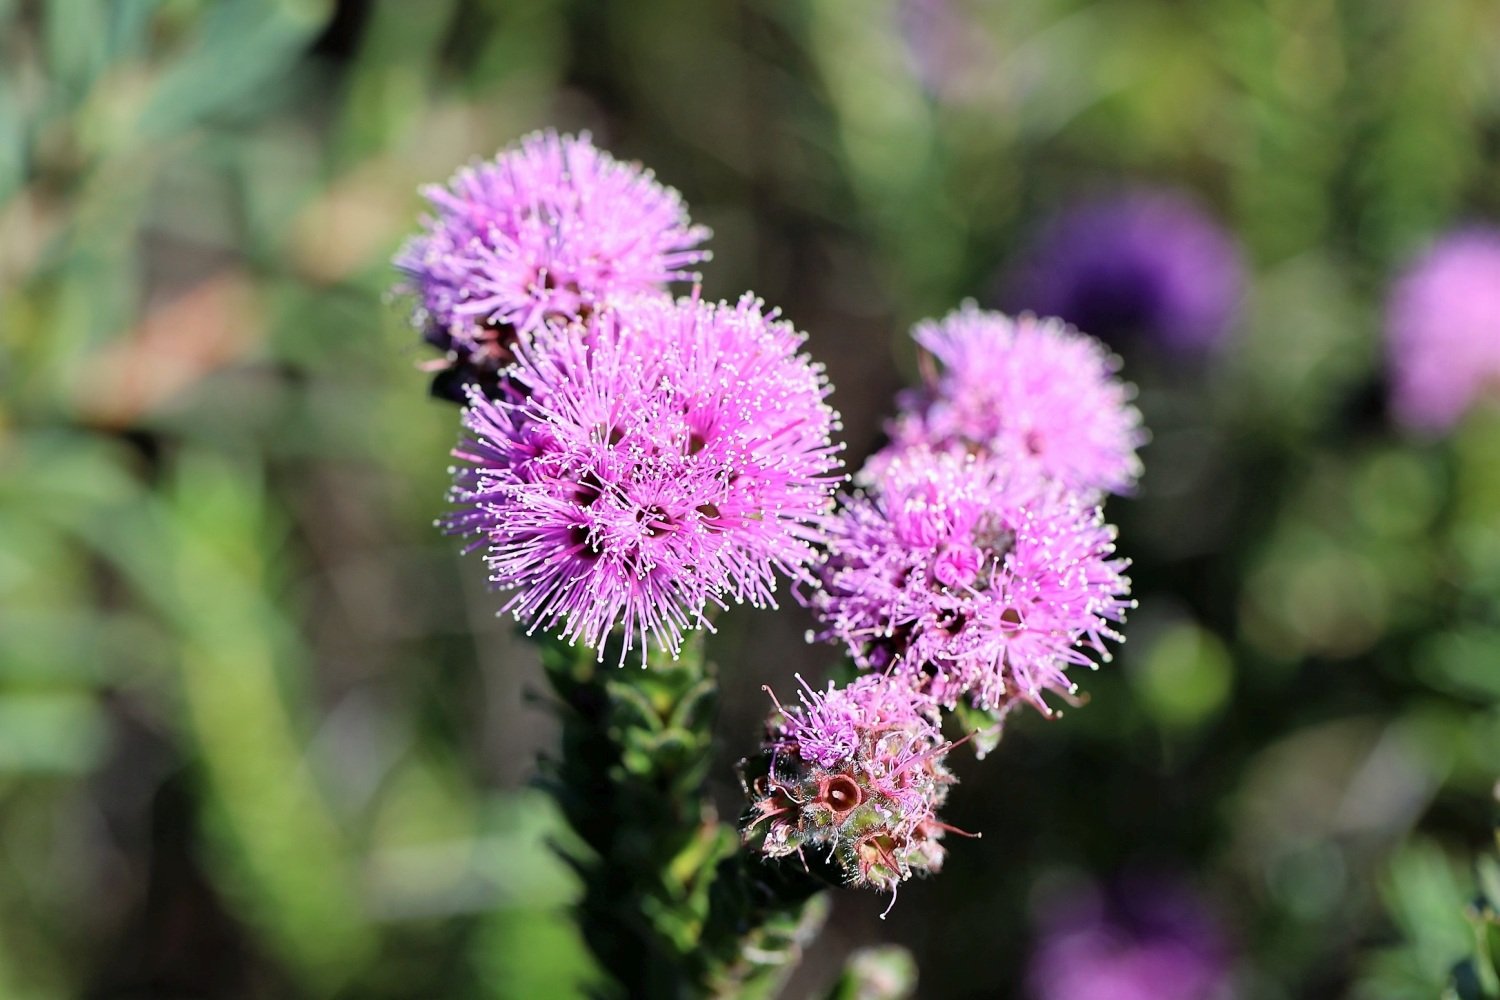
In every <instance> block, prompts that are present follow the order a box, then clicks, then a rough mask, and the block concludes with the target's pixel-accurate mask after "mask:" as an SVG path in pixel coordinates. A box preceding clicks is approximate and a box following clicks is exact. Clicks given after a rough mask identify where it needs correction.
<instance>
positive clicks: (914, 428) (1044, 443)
mask: <svg viewBox="0 0 1500 1000" xmlns="http://www.w3.org/2000/svg"><path fill="white" fill-rule="evenodd" d="M912 336H913V337H914V338H915V339H916V341H917V343H918V344H919V345H920V346H921V347H922V348H923V349H925V350H926V351H927V352H928V353H929V354H930V355H931V356H932V358H933V359H935V361H936V362H937V370H936V371H930V372H929V374H928V378H927V380H926V385H925V386H924V387H923V388H922V389H920V390H918V391H915V392H909V393H907V394H906V395H905V396H904V397H903V399H902V401H901V402H902V408H903V413H902V414H901V416H900V417H898V418H897V420H896V421H895V422H894V423H893V425H892V426H891V437H892V440H893V443H894V445H895V451H899V450H901V449H904V448H907V447H919V448H920V447H929V448H938V449H944V450H957V451H969V452H982V453H985V454H988V455H991V456H993V457H995V458H996V459H997V460H999V461H1000V462H1002V463H1004V464H1006V465H1008V466H1010V467H1011V468H1012V469H1014V470H1016V471H1015V475H1016V476H1023V475H1029V476H1032V477H1040V478H1046V479H1052V480H1056V481H1057V482H1060V483H1062V484H1063V485H1064V486H1067V487H1069V488H1071V489H1076V490H1085V491H1094V490H1102V491H1110V492H1120V491H1122V490H1126V489H1128V488H1130V486H1131V485H1132V484H1133V483H1134V482H1135V480H1136V478H1137V477H1138V476H1139V475H1140V459H1139V458H1137V457H1136V453H1135V450H1136V448H1137V447H1139V446H1140V445H1141V444H1142V443H1143V442H1144V439H1145V435H1144V433H1143V432H1142V430H1141V415H1140V413H1139V412H1138V411H1137V410H1136V408H1135V407H1134V406H1132V405H1131V404H1130V396H1131V391H1132V390H1131V388H1130V387H1129V386H1127V385H1126V384H1125V383H1123V382H1121V381H1120V380H1119V379H1117V378H1116V377H1115V371H1116V369H1117V368H1118V364H1119V362H1118V359H1117V358H1115V357H1113V356H1112V355H1110V354H1109V352H1107V351H1106V350H1105V349H1104V348H1103V346H1102V345H1100V343H1099V342H1098V341H1096V340H1094V339H1093V338H1091V337H1086V336H1083V335H1082V334H1080V333H1078V331H1076V330H1074V329H1072V328H1070V327H1068V326H1067V325H1065V324H1064V323H1062V322H1061V321H1060V320H1054V319H1038V318H1036V317H1034V316H1029V315H1022V316H1019V317H1017V318H1015V319H1012V318H1010V317H1008V316H1005V315H1003V314H1001V313H996V312H985V311H982V310H980V309H978V308H976V307H975V306H974V305H973V304H972V303H969V304H968V305H966V306H964V308H962V309H960V310H958V311H956V312H953V313H950V314H949V315H948V316H947V317H946V318H944V319H943V320H941V321H938V322H933V321H928V322H925V323H920V324H918V325H917V327H916V329H914V330H913V331H912ZM893 453H895V452H893Z"/></svg>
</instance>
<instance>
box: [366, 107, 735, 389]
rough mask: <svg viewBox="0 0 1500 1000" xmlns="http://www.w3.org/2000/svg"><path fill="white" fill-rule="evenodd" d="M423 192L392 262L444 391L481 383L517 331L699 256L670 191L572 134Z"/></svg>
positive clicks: (681, 275) (534, 143) (650, 284)
mask: <svg viewBox="0 0 1500 1000" xmlns="http://www.w3.org/2000/svg"><path fill="white" fill-rule="evenodd" d="M423 194H424V195H425V196H426V197H427V200H428V201H429V202H430V203H431V205H432V208H433V214H432V215H431V216H430V217H429V218H427V219H426V220H425V222H424V226H423V231H422V232H421V233H420V234H419V235H417V236H415V237H413V238H412V239H411V240H410V241H409V242H408V243H407V244H406V245H405V246H404V247H403V248H402V250H401V252H400V254H398V255H397V257H396V267H397V268H398V269H399V270H400V271H401V273H402V274H403V275H404V276H405V285H404V286H403V288H404V290H406V291H409V292H411V293H413V294H414V295H415V297H416V300H417V305H416V310H415V314H414V320H415V322H416V323H417V324H418V326H420V327H421V328H422V330H423V335H424V337H425V338H426V339H427V340H428V341H429V342H430V343H431V344H433V345H434V346H436V347H438V348H439V349H440V350H443V351H445V352H447V354H448V355H449V361H450V368H449V369H447V370H446V371H445V372H444V373H442V374H441V375H440V377H439V381H438V383H436V385H435V390H437V391H439V392H440V393H442V394H451V395H455V396H456V398H462V387H463V385H465V384H477V385H480V386H481V387H482V388H485V389H486V390H487V391H489V392H490V394H493V391H494V389H495V387H496V382H497V380H498V372H499V371H500V369H502V368H503V367H504V366H505V365H506V364H507V363H508V362H509V361H510V360H511V351H512V347H513V345H514V343H515V340H516V337H517V336H518V335H519V334H526V333H531V332H533V331H535V330H537V329H539V328H540V327H541V326H542V325H543V324H545V323H548V322H564V323H566V322H569V321H572V320H576V319H579V318H580V317H582V316H583V315H585V314H586V313H588V312H590V311H592V310H595V309H597V308H599V307H600V306H602V305H603V304H605V303H607V302H609V301H612V300H614V299H616V298H618V297H621V296H634V295H640V294H649V293H653V292H655V293H661V292H663V291H664V290H665V288H666V286H667V284H668V283H669V282H672V281H677V280H683V279H689V278H693V277H695V275H694V274H693V273H692V272H691V271H690V268H691V267H692V266H693V265H694V264H697V263H698V262H700V261H702V260H705V259H706V258H707V256H708V254H707V253H706V252H705V251H703V250H699V249H697V247H698V245H699V244H701V243H702V242H703V241H704V240H705V239H707V237H708V231H707V230H706V229H704V228H703V227H701V226H693V225H691V224H690V223H689V221H688V216H687V209H686V207H685V206H684V205H683V203H682V198H681V197H680V196H679V195H678V194H677V192H676V191H674V190H672V189H671V188H667V187H663V186H662V185H661V184H658V183H657V182H656V181H655V179H654V178H653V177H652V175H651V173H650V171H647V170H644V169H642V168H641V167H640V166H639V165H636V164H630V163H621V162H620V161H618V160H615V159H613V158H612V157H611V156H610V155H609V154H608V153H605V152H603V151H601V150H599V149H597V148H595V146H594V145H593V143H592V142H591V141H590V139H589V136H588V135H587V134H586V133H585V134H583V135H579V136H566V135H565V136H559V135H558V134H557V133H555V132H537V133H533V134H532V135H529V136H527V137H526V138H524V139H522V140H521V141H520V142H519V143H518V144H516V145H515V146H512V147H511V148H509V149H507V150H505V151H503V152H501V153H500V154H499V155H498V156H496V157H495V158H494V159H493V160H490V161H486V162H484V163H478V164H474V165H473V166H469V167H465V168H464V169H462V170H460V171H459V172H458V173H457V174H455V175H454V176H453V178H452V179H451V180H450V181H449V182H448V184H447V185H446V186H437V185H433V186H431V187H428V188H426V189H424V191H423Z"/></svg>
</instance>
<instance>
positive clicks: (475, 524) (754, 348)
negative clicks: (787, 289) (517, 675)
mask: <svg viewBox="0 0 1500 1000" xmlns="http://www.w3.org/2000/svg"><path fill="white" fill-rule="evenodd" d="M803 340H804V337H803V335H802V334H800V333H798V332H797V331H796V330H795V329H794V328H793V327H792V326H791V325H790V324H789V323H786V322H784V321H780V320H778V319H776V317H775V314H774V313H772V314H767V313H766V312H764V311H763V309H762V307H761V303H760V302H759V300H757V299H754V298H753V297H749V296H747V297H746V298H744V299H742V300H741V301H740V302H739V304H738V305H735V306H730V305H725V304H720V305H709V304H706V303H703V302H699V301H697V300H683V301H681V302H676V303H674V302H670V301H666V300H662V299H640V300H635V301H633V302H630V303H622V304H619V305H615V306H611V307H609V308H606V309H603V310H600V311H598V312H595V313H593V314H591V315H590V316H589V317H588V318H587V319H586V320H584V321H583V322H581V323H579V324H577V325H575V326H574V327H571V328H567V329H547V330H543V331H539V332H538V333H536V334H534V335H532V336H528V337H523V338H522V339H521V340H520V341H518V342H517V346H516V363H515V365H514V368H513V369H512V370H511V374H510V377H511V379H512V380H513V383H514V387H515V388H514V391H513V392H512V393H510V394H509V395H508V396H507V397H506V398H502V399H489V398H487V397H485V396H484V395H483V394H481V393H478V392H473V393H471V395H470V404H469V408H468V409H467V410H466V411H465V416H464V423H465V426H466V427H467V429H468V439H467V440H465V441H464V442H463V443H462V444H461V445H460V447H459V449H458V450H457V451H456V452H455V455H457V456H458V457H459V458H462V459H463V460H464V461H465V463H466V465H465V466H464V467H463V468H461V469H459V470H458V472H457V474H456V475H457V478H456V485H455V488H454V491H453V501H454V503H455V507H456V509H455V510H454V511H453V512H452V513H451V514H450V515H449V516H448V517H447V518H446V519H445V521H444V522H443V523H444V525H445V527H446V528H447V530H448V531H449V532H450V533H452V534H459V535H467V536H470V537H471V538H472V545H471V547H472V548H483V549H484V550H485V552H486V558H487V560H488V562H489V566H490V570H491V577H490V579H491V582H492V584H493V585H494V586H495V587H496V588H498V589H507V590H514V591H515V593H514V596H512V598H511V599H510V601H509V602H508V603H507V604H506V606H505V608H506V609H507V610H510V611H511V612H512V613H513V614H515V616H516V617H517V618H519V619H521V620H523V621H525V622H527V623H529V625H530V626H531V628H532V629H536V628H541V629H544V630H547V631H554V630H559V631H560V632H561V634H562V635H563V636H564V637H565V638H567V639H568V640H570V641H582V642H584V643H586V644H587V645H589V646H592V647H595V648H598V649H599V650H600V656H601V657H602V656H603V651H602V650H603V644H604V640H605V638H606V637H607V636H608V635H609V633H610V632H611V630H612V629H615V628H616V627H619V628H621V629H622V630H623V633H624V646H623V650H622V652H621V658H622V659H623V658H624V656H625V651H628V650H629V649H631V648H633V647H634V646H635V643H636V640H637V639H639V640H640V647H641V656H642V659H643V660H644V658H645V655H646V647H647V645H648V642H654V643H655V644H656V645H657V646H658V647H660V648H661V649H663V650H665V651H667V652H669V653H671V654H672V655H674V656H675V655H676V654H677V652H678V650H679V648H680V646H681V643H682V640H683V637H684V633H685V632H686V631H688V630H690V629H693V628H698V627H707V625H708V622H707V619H706V617H705V612H706V611H707V609H708V608H709V607H710V606H719V607H722V606H724V605H725V604H726V602H727V601H728V600H734V601H737V602H738V601H748V602H750V603H752V604H755V605H768V604H774V597H773V595H774V591H775V588H776V579H777V575H778V574H784V575H787V576H792V577H796V578H806V576H807V570H806V566H807V564H808V563H810V562H811V561H812V560H813V558H814V555H815V552H816V549H815V546H816V545H817V544H818V543H819V542H821V540H822V538H823V525H824V522H825V521H826V520H827V517H828V513H829V509H830V507H831V504H832V499H831V498H832V493H833V490H834V488H835V486H836V483H837V481H838V480H837V477H835V476H834V474H833V473H834V470H835V468H836V466H837V452H838V446H836V445H835V444H834V443H833V440H832V435H833V433H834V431H835V430H836V429H837V428H838V417H837V414H836V413H835V412H834V411H833V410H832V409H831V408H830V407H829V406H828V404H827V403H826V401H825V397H826V396H827V394H828V392H829V389H828V383H827V379H826V377H825V375H824V374H823V371H822V369H821V368H820V367H818V366H816V365H814V364H813V363H811V362H810V361H809V360H808V358H807V357H806V356H805V355H803V354H800V353H798V352H799V349H800V347H801V345H802V342H803Z"/></svg>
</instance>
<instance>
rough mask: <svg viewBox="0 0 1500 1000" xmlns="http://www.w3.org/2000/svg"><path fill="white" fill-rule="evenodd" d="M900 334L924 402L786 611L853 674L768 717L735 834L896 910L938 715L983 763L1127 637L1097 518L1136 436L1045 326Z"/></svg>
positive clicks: (928, 861)
mask: <svg viewBox="0 0 1500 1000" xmlns="http://www.w3.org/2000/svg"><path fill="white" fill-rule="evenodd" d="M914 336H915V337H916V339H917V342H918V344H919V345H920V346H922V347H923V348H925V349H926V350H927V351H928V352H929V353H928V355H927V356H925V357H924V365H925V370H926V371H927V379H926V384H925V385H924V386H923V387H922V388H921V389H920V390H918V391H915V392H910V393H907V394H905V395H903V397H902V399H901V405H902V410H901V413H900V414H899V415H898V416H897V418H896V419H895V420H894V421H893V423H892V425H891V438H892V442H891V444H890V446H889V447H888V448H886V449H884V450H883V451H881V452H880V453H878V454H876V455H875V456H873V457H872V458H871V459H870V461H869V463H868V464H867V465H866V466H865V468H864V470H863V471H862V472H861V473H860V476H859V477H858V481H859V483H860V485H861V488H860V489H859V490H858V491H856V492H854V493H853V494H852V495H848V496H845V497H844V498H843V503H842V509H841V510H840V511H839V513H838V515H837V516H836V517H835V518H833V519H832V521H831V522H830V524H829V526H828V542H827V555H826V558H825V559H824V561H823V562H822V563H821V565H820V566H819V567H818V580H817V584H816V585H815V586H812V587H806V588H803V589H802V590H800V591H799V597H800V598H801V600H802V601H803V603H804V604H805V605H807V607H809V608H810V609H811V610H812V612H813V614H814V615H815V616H816V618H817V619H818V622H819V629H818V630H817V631H816V632H815V635H816V637H817V638H820V639H825V640H830V641H834V642H836V643H838V644H840V645H842V646H843V647H844V648H845V649H846V650H847V652H848V654H849V656H850V658H851V660H852V661H853V662H854V664H855V665H856V666H857V667H860V668H862V669H863V670H864V671H866V673H865V674H864V675H863V676H861V677H860V678H859V679H857V680H856V681H854V682H853V683H852V684H850V685H849V686H847V687H845V688H843V689H836V688H832V687H830V689H829V690H828V691H826V692H818V693H814V692H812V691H810V690H804V693H803V696H802V704H801V705H800V706H799V707H794V708H790V709H788V708H783V707H781V706H778V709H779V714H778V715H777V716H774V717H773V719H772V721H771V723H770V725H769V727H768V735H767V740H766V746H765V749H766V756H765V759H766V760H768V761H769V763H768V764H767V772H766V774H765V775H764V776H761V777H760V778H759V779H758V780H757V781H756V782H753V783H751V784H750V790H751V793H752V799H753V804H752V808H751V810H750V812H749V813H748V814H747V817H746V836H747V839H748V840H749V841H750V842H751V843H753V844H754V845H756V846H757V847H758V848H759V849H760V850H761V851H762V852H764V853H766V854H768V855H771V856H779V855H783V854H787V853H791V852H793V851H800V850H801V849H802V848H803V847H806V846H817V847H821V848H824V849H825V850H826V853H827V856H828V857H829V858H830V859H832V860H834V861H836V862H837V863H838V864H839V866H840V868H841V869H842V871H843V873H844V876H845V877H846V878H847V879H848V880H849V881H851V882H853V883H857V884H864V885H872V886H875V887H876V888H882V889H891V890H894V889H895V887H896V885H897V884H898V883H899V881H900V880H904V879H906V878H908V877H910V876H911V875H913V874H916V873H925V872H931V871H935V870H937V868H938V866H939V865H940V864H941V861H942V851H941V848H940V847H939V845H938V844H937V842H936V841H937V835H938V834H939V833H941V832H942V831H944V830H946V829H948V828H947V827H946V826H944V825H943V824H942V823H941V822H939V821H938V820H937V817H936V811H937V809H938V807H939V806H941V805H942V803H943V801H944V800H945V799H946V797H947V789H948V786H949V785H951V784H952V783H953V778H952V776H951V774H949V773H948V771H947V770H946V768H945V767H943V766H942V764H941V760H942V757H943V756H944V755H945V754H946V753H947V751H948V750H950V749H951V745H950V744H948V743H944V742H942V739H941V736H940V735H939V732H938V728H937V725H936V723H937V722H939V721H940V717H941V713H942V710H944V709H959V708H960V707H961V706H973V707H974V708H977V709H979V710H981V711H983V712H985V713H987V714H988V716H989V719H990V720H991V721H990V722H989V723H987V724H986V727H987V728H988V729H989V730H990V731H989V732H987V733H981V734H979V737H980V738H979V740H978V741H977V742H978V745H979V747H980V751H981V753H982V752H983V749H984V745H985V743H987V742H989V743H992V741H993V738H994V735H995V733H997V732H998V727H999V725H1000V720H1001V719H1003V718H1004V717H1005V715H1006V714H1008V713H1009V712H1010V710H1011V709H1013V708H1014V707H1015V706H1017V705H1020V704H1029V705H1031V706H1033V707H1034V708H1036V709H1037V710H1038V711H1040V712H1042V713H1043V714H1045V715H1050V714H1052V709H1051V707H1050V706H1049V705H1048V703H1047V700H1046V695H1047V694H1048V693H1052V694H1054V695H1059V696H1061V697H1063V698H1069V697H1071V696H1072V695H1073V694H1074V692H1075V686H1074V684H1073V682H1072V681H1071V680H1069V678H1068V676H1067V668H1068V667H1070V666H1092V665H1093V664H1094V663H1095V662H1096V659H1108V656H1109V654H1108V651H1107V650H1106V648H1105V640H1107V639H1111V640H1119V639H1120V638H1121V637H1120V635H1119V634H1118V632H1117V631H1116V626H1117V625H1118V624H1119V623H1120V622H1121V621H1122V620H1123V619H1124V616H1125V612H1126V610H1127V609H1128V608H1129V607H1130V606H1131V602H1130V601H1129V599H1128V597H1127V595H1128V593H1129V589H1130V584H1129V580H1127V579H1126V577H1125V575H1124V572H1125V568H1126V565H1127V564H1126V562H1125V561H1124V560H1123V559H1119V558H1117V557H1115V555H1114V538H1115V532H1114V529H1113V528H1112V527H1111V526H1109V525H1107V524H1105V523H1104V519H1103V514H1102V513H1101V511H1100V508H1099V503H1100V500H1101V498H1102V495H1103V494H1104V493H1105V492H1106V491H1119V490H1124V489H1127V488H1129V487H1130V486H1131V485H1133V483H1134V481H1135V478H1136V476H1137V475H1138V474H1139V468H1140V465H1139V461H1138V459H1137V458H1136V454H1135V451H1136V448H1137V447H1138V446H1139V445H1140V444H1141V443H1142V441H1143V438H1144V434H1143V431H1142V429H1141V425H1140V415H1139V414H1138V413H1137V412H1136V411H1135V409H1134V408H1133V407H1132V406H1131V405H1130V402H1129V400H1130V390H1129V388H1128V387H1127V386H1125V385H1124V384H1122V383H1120V382H1119V381H1118V380H1117V379H1115V377H1114V371H1115V361H1114V359H1113V358H1112V357H1111V356H1110V355H1109V354H1108V353H1107V352H1106V351H1105V350H1104V349H1103V348H1102V347H1101V346H1100V345H1099V344H1098V343H1097V342H1096V341H1093V340H1091V339H1089V338H1087V337H1085V336H1083V335H1082V334H1080V333H1078V332H1077V331H1075V330H1073V329H1071V328H1069V327H1067V326H1065V325H1064V324H1062V323H1061V322H1059V321H1055V320H1039V319H1036V318H1034V317H1030V316H1023V317H1021V318H1019V319H1011V318H1010V317H1007V316H1003V315H1000V314H998V313H986V312H981V311H980V310H978V309H977V308H975V307H973V306H966V307H965V308H963V309H962V310H960V311H958V312H955V313H953V314H952V315H950V316H949V317H947V318H946V319H945V320H943V321H942V322H938V323H923V324H919V325H918V327H917V329H916V330H915V331H914ZM892 777H894V779H895V780H894V781H892V780H891V778H892ZM830 795H832V796H835V797H836V798H837V800H838V801H837V802H830V801H829V797H830ZM841 802H849V803H858V804H861V805H863V804H867V803H868V804H869V805H870V806H871V810H870V811H869V812H868V813H860V812H857V811H854V812H851V811H847V810H843V809H840V808H839V803H841Z"/></svg>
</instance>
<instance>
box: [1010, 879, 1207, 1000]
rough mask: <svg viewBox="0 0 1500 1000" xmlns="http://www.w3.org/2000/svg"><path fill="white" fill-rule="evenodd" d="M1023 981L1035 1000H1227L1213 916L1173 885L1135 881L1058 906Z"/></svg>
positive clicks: (1083, 894) (1044, 925)
mask: <svg viewBox="0 0 1500 1000" xmlns="http://www.w3.org/2000/svg"><path fill="white" fill-rule="evenodd" d="M1042 933H1043V936H1042V940H1041V943H1040V945H1039V947H1038V948H1037V950H1036V952H1035V954H1034V955H1033V957H1032V961H1031V968H1030V973H1029V976H1028V979H1029V981H1030V987H1031V989H1030V994H1031V996H1032V997H1033V998H1034V1000H1228V998H1229V997H1231V996H1232V995H1233V991H1232V987H1231V984H1230V981H1229V964H1230V955H1229V949H1228V947H1227V944H1226V942H1225V940H1224V935H1223V933H1222V931H1221V930H1220V929H1219V926H1218V923H1217V921H1216V920H1215V919H1214V916H1213V914H1212V913H1210V912H1209V911H1208V909H1207V908H1206V907H1205V906H1204V905H1203V903H1202V902H1201V901H1200V900H1198V899H1197V898H1196V897H1194V896H1192V895H1190V894H1189V893H1187V892H1186V891H1184V890H1183V889H1181V888H1180V887H1179V886H1176V885H1175V884H1163V883H1161V882H1160V881H1145V880H1140V879H1137V880H1133V881H1131V882H1128V883H1123V884H1121V885H1120V886H1118V887H1115V890H1114V891H1111V892H1101V891H1099V890H1095V889H1092V888H1090V889H1089V890H1087V891H1082V892H1078V893H1076V894H1074V895H1073V896H1071V897H1070V898H1067V899H1064V900H1060V901H1055V902H1054V903H1053V905H1052V906H1051V907H1050V910H1049V912H1047V913H1046V914H1045V915H1044V918H1043V921H1042Z"/></svg>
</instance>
